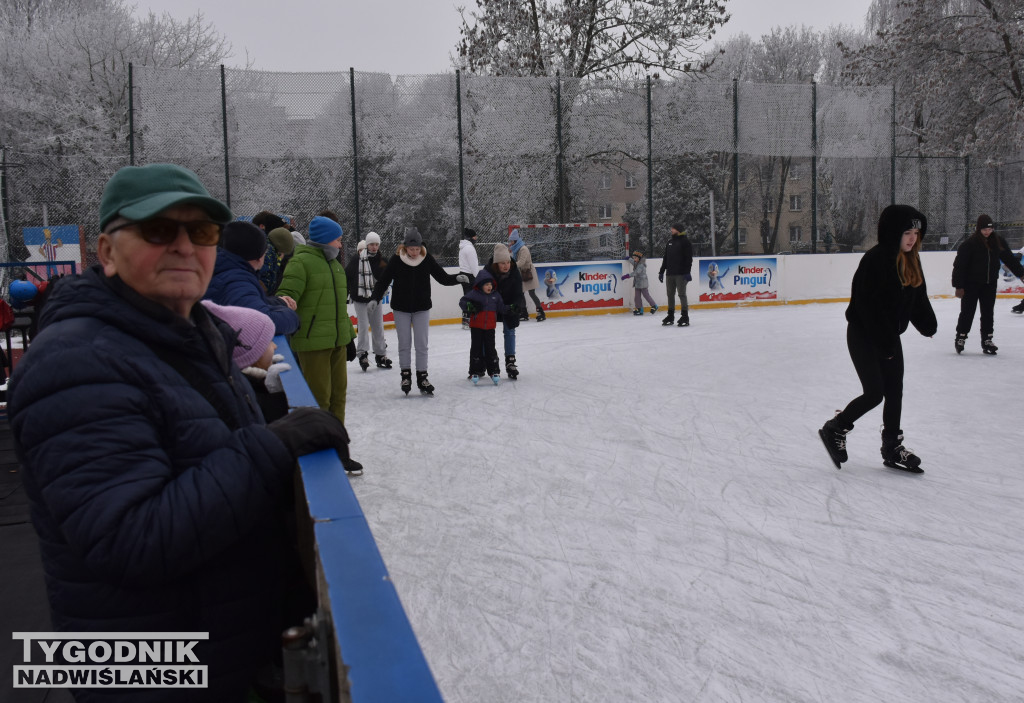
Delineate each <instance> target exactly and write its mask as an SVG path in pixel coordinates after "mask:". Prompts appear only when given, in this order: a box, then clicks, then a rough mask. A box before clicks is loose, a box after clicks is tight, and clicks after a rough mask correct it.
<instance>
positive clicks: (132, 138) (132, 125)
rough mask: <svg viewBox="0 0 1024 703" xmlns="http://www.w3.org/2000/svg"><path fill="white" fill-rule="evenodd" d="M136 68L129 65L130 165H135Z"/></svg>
mask: <svg viewBox="0 0 1024 703" xmlns="http://www.w3.org/2000/svg"><path fill="white" fill-rule="evenodd" d="M134 69H135V67H134V66H133V65H132V63H131V62H129V63H128V165H129V166H134V165H135V72H134Z"/></svg>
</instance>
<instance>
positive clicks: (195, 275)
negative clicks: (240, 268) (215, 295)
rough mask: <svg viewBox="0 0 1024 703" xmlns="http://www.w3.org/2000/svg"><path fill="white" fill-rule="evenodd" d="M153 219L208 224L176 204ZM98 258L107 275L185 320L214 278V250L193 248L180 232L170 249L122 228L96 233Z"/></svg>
mask: <svg viewBox="0 0 1024 703" xmlns="http://www.w3.org/2000/svg"><path fill="white" fill-rule="evenodd" d="M157 217H165V218H168V219H172V220H178V221H180V222H189V221H194V220H209V219H210V217H209V215H207V214H206V212H204V211H203V210H202V209H200V208H198V207H196V206H194V205H176V206H174V207H170V208H167V209H166V210H164V211H163V212H161V213H159V214H158V215H157ZM97 256H98V257H99V260H100V263H101V264H102V265H103V273H104V274H105V275H106V276H108V277H110V276H114V275H115V274H116V275H118V276H120V277H121V280H122V281H124V282H125V283H126V284H128V286H129V287H131V288H132V289H133V290H135V292H137V293H138V294H139V295H141V296H143V297H145V298H149V299H150V300H152V301H153V302H155V303H159V304H160V305H163V306H164V307H166V308H167V309H169V310H170V311H171V312H174V313H175V314H177V315H180V316H181V317H186V318H187V317H188V315H189V313H190V312H191V310H192V306H193V305H195V304H196V302H198V301H199V300H200V298H202V297H203V294H204V293H205V292H206V287H207V286H208V285H209V283H210V278H211V277H212V276H213V267H214V264H215V263H216V261H217V247H216V245H213V246H198V245H196V244H193V243H192V241H191V240H190V239H189V237H188V234H187V233H186V232H185V230H184V229H183V228H179V229H178V236H177V238H176V239H175V240H174V241H172V242H171V243H170V244H150V243H149V242H147V241H146V240H144V239H143V238H142V237H141V236H140V234H139V231H138V229H137V228H136V227H133V226H127V227H124V228H123V229H119V230H118V231H116V232H114V233H111V234H108V233H103V234H101V235H100V237H99V242H98V245H97Z"/></svg>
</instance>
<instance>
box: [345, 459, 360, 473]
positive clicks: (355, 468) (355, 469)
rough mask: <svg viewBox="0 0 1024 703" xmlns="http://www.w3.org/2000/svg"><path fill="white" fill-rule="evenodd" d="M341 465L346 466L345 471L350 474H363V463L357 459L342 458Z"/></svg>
mask: <svg viewBox="0 0 1024 703" xmlns="http://www.w3.org/2000/svg"><path fill="white" fill-rule="evenodd" d="M341 465H342V466H344V467H345V473H347V474H348V475H349V476H362V475H363V465H362V464H360V463H359V462H358V461H356V460H355V459H342V460H341Z"/></svg>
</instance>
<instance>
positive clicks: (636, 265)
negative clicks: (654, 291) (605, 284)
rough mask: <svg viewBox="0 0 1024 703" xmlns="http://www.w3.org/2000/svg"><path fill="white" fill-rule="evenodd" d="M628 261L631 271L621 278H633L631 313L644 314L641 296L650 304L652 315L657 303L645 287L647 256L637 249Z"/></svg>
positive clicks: (656, 308)
mask: <svg viewBox="0 0 1024 703" xmlns="http://www.w3.org/2000/svg"><path fill="white" fill-rule="evenodd" d="M628 261H629V262H630V263H631V264H632V265H633V273H632V274H628V273H627V274H626V275H625V276H623V277H622V280H626V279H627V278H632V279H633V314H634V315H643V314H644V306H643V300H641V299H640V298H641V296H643V298H644V299H646V300H647V302H648V303H650V304H651V314H652V315H653V314H654V313H656V312H658V304H657V303H655V302H654V298H652V297H651V293H650V291H649V290H648V287H647V257H645V256H644V253H643V252H642V251H640V250H639V249H637V250H636V251H634V252H633V255H632V256H631V257H629V259H628Z"/></svg>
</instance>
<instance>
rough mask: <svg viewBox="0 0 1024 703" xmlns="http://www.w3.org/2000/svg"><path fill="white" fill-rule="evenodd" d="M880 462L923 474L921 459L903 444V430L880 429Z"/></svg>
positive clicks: (890, 466)
mask: <svg viewBox="0 0 1024 703" xmlns="http://www.w3.org/2000/svg"><path fill="white" fill-rule="evenodd" d="M882 463H883V464H884V465H886V466H888V467H889V468H890V469H899V470H900V471H908V472H910V473H912V474H923V473H924V469H922V468H921V459H920V458H919V457H918V456H917V455H916V454H914V452H912V451H911V450H909V449H907V448H906V447H904V446H903V430H896V431H894V432H890V431H888V430H882Z"/></svg>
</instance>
